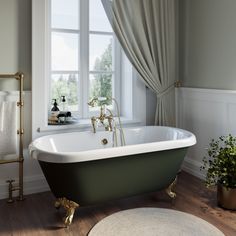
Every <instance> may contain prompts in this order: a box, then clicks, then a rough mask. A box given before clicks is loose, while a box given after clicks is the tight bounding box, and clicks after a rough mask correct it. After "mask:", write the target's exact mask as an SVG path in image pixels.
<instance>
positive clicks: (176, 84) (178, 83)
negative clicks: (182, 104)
mask: <svg viewBox="0 0 236 236" xmlns="http://www.w3.org/2000/svg"><path fill="white" fill-rule="evenodd" d="M181 84H182V83H181V81H180V80H176V81H175V83H174V85H175V87H176V88H179V87H181Z"/></svg>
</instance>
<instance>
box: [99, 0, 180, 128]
mask: <svg viewBox="0 0 236 236" xmlns="http://www.w3.org/2000/svg"><path fill="white" fill-rule="evenodd" d="M102 3H103V6H104V9H105V11H106V14H107V16H108V19H109V20H110V22H111V25H112V27H113V30H114V32H115V34H116V36H117V38H118V40H119V42H120V44H121V46H122V48H123V50H124V52H125V54H126V56H127V57H128V59H129V60H130V62H131V64H132V65H133V66H134V68H135V69H136V70H137V72H138V73H139V75H140V78H141V79H142V80H143V82H144V83H145V85H146V86H147V87H148V88H150V89H151V90H152V91H154V92H155V93H156V96H157V105H156V111H155V124H156V125H167V126H174V125H175V95H174V82H175V79H176V78H175V72H176V62H175V53H176V49H175V0H113V1H112V2H111V1H110V0H102Z"/></svg>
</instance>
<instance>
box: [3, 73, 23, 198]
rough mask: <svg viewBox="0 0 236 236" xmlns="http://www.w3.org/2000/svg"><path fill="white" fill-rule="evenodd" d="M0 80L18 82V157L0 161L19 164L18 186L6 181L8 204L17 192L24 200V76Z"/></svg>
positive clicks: (12, 76) (11, 181) (20, 74)
mask: <svg viewBox="0 0 236 236" xmlns="http://www.w3.org/2000/svg"><path fill="white" fill-rule="evenodd" d="M0 79H16V80H17V81H18V82H19V101H18V102H17V106H18V107H19V120H20V121H19V129H18V130H17V134H18V135H19V156H18V158H16V159H12V160H0V164H9V163H15V162H18V163H19V184H18V186H13V184H12V183H13V182H14V180H7V183H8V184H9V186H8V190H9V197H8V202H9V203H11V202H13V198H12V193H13V191H16V190H19V197H18V200H20V201H22V200H24V195H23V162H24V156H23V134H24V129H23V106H24V101H23V85H24V74H23V73H21V72H17V73H16V74H0Z"/></svg>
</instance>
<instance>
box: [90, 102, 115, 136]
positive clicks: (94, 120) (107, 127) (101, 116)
mask: <svg viewBox="0 0 236 236" xmlns="http://www.w3.org/2000/svg"><path fill="white" fill-rule="evenodd" d="M105 100H107V98H93V99H92V100H91V101H90V102H88V105H89V106H91V107H94V106H95V104H96V102H97V101H105ZM107 110H108V111H109V113H110V114H109V115H107V114H106V112H105V104H102V105H101V106H100V114H99V116H97V117H96V116H93V117H91V124H92V127H93V132H94V133H96V127H97V123H98V122H99V123H101V124H102V125H103V126H104V127H105V130H107V131H112V130H113V128H112V122H113V114H112V112H111V111H110V110H109V109H107ZM106 120H107V122H108V124H105V121H106Z"/></svg>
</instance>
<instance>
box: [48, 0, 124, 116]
mask: <svg viewBox="0 0 236 236" xmlns="http://www.w3.org/2000/svg"><path fill="white" fill-rule="evenodd" d="M51 1H52V0H48V5H49V6H48V8H49V11H48V12H49V14H50V15H49V19H51V10H50V7H51ZM79 2H80V3H79V9H78V11H79V22H78V24H79V29H66V28H52V27H50V26H51V22H48V25H49V32H50V35H49V37H50V39H49V42H51V35H52V33H53V32H55V33H65V34H70V33H73V34H77V35H78V37H79V40H78V46H79V48H78V58H79V61H78V70H75V71H66V70H65V71H63V70H59V71H58V70H54V71H53V70H51V73H50V75H49V76H51V75H53V74H59V75H65V74H77V75H78V80H79V81H78V83H79V84H78V93H79V94H81V95H82V96H81V99H79V104H78V112H74V113H76V114H77V115H78V117H79V118H80V119H86V118H89V117H91V116H93V115H96V113H97V110H96V111H94V112H92V111H89V107H88V105H87V102H88V100H89V76H90V74H104V73H107V74H111V75H112V83H113V84H112V89H113V91H112V94H113V97H114V98H115V99H116V100H117V101H118V103H119V104H120V79H119V78H120V71H121V66H120V63H121V58H120V57H121V48H120V46H119V43H118V41H117V39H116V37H115V35H114V33H113V32H106V31H91V30H90V29H89V4H90V1H89V0H79ZM90 34H93V35H109V36H112V37H113V40H114V45H113V46H114V47H113V50H112V51H113V57H112V59H113V70H112V71H106V72H102V71H90V70H89V37H90ZM50 51H51V50H50V49H49V52H50ZM48 56H51V55H50V54H49V55H48ZM81 58H83V60H80V59H81ZM50 90H51V88H50V87H49V94H50ZM52 99H53V97H51V98H50V99H49V103H50V102H51V101H52ZM51 106H52V105H51V103H50V104H48V107H49V109H50V107H51Z"/></svg>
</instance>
